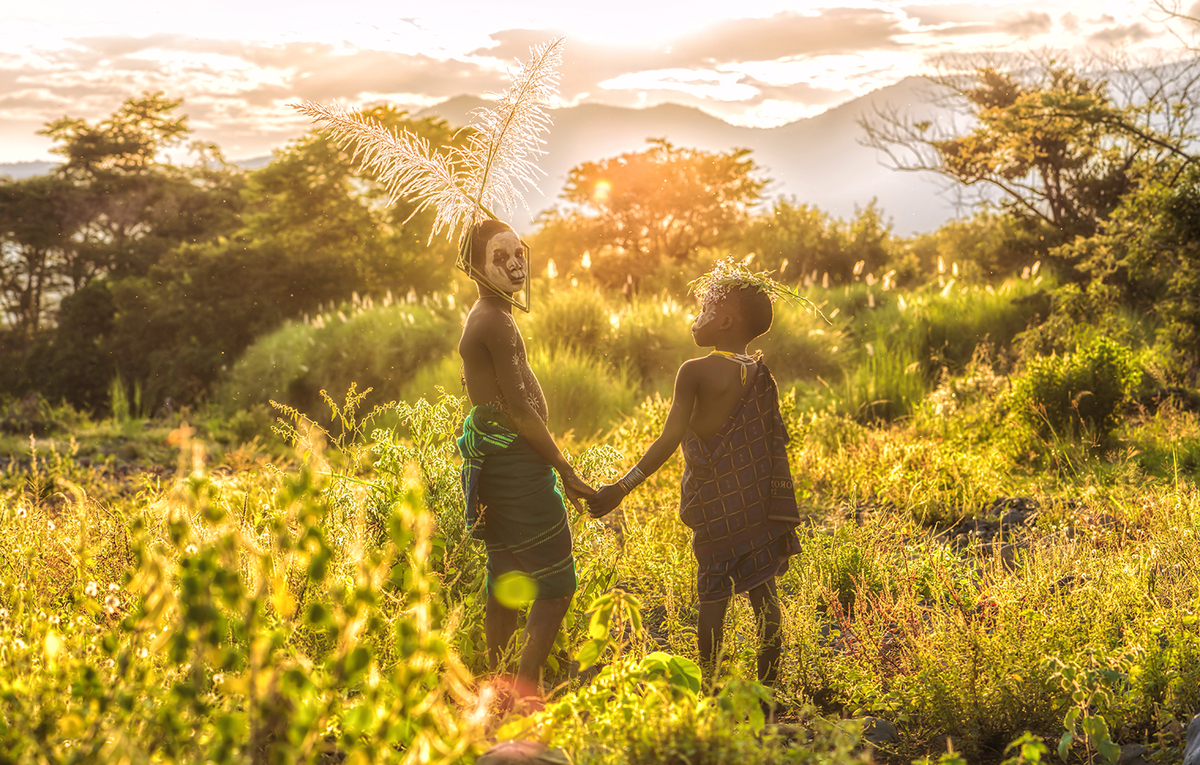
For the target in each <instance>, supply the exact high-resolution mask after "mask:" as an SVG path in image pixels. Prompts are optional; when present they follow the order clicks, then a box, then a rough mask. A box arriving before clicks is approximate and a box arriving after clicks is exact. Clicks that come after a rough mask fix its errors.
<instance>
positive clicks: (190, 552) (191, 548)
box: [184, 545, 196, 555]
mask: <svg viewBox="0 0 1200 765" xmlns="http://www.w3.org/2000/svg"><path fill="white" fill-rule="evenodd" d="M184 552H186V553H187V554H188V555H195V554H196V545H188V546H187V547H186V548H184Z"/></svg>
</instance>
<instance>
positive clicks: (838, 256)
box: [734, 199, 891, 283]
mask: <svg viewBox="0 0 1200 765" xmlns="http://www.w3.org/2000/svg"><path fill="white" fill-rule="evenodd" d="M855 213H856V214H855V217H854V218H853V219H852V220H850V221H842V220H838V219H836V218H833V217H831V216H829V215H828V214H827V213H824V212H821V211H820V210H818V209H817V208H815V207H809V206H808V205H804V204H798V203H797V202H796V201H795V200H788V199H777V200H776V201H775V203H774V204H773V205H772V207H771V209H770V210H768V211H766V212H764V213H762V214H759V215H755V216H752V217H751V218H750V220H749V222H748V223H747V224H746V226H745V228H744V231H743V234H742V235H741V236H740V237H739V241H738V244H737V246H736V247H735V248H734V249H735V251H736V252H739V253H740V254H742V255H749V254H751V253H753V254H754V255H755V258H756V261H755V263H756V266H760V267H763V268H766V269H769V270H772V271H774V272H775V273H777V274H778V275H779V276H780V277H782V278H784V279H791V280H793V281H796V280H799V279H805V280H811V281H817V282H821V281H824V280H825V279H826V278H828V279H829V280H831V281H832V282H833V283H845V282H848V281H850V280H851V279H852V278H853V275H854V272H855V265H856V264H857V263H859V262H860V261H861V262H862V266H860V267H859V270H860V271H863V272H865V273H870V272H875V273H879V272H880V271H882V270H883V269H884V267H885V265H886V263H887V262H888V259H889V257H890V239H891V235H890V228H891V226H890V224H889V223H886V222H885V221H884V220H883V214H882V212H881V211H880V210H879V208H878V207H877V205H876V203H875V200H872V201H871V202H870V203H869V204H868V205H867V206H866V207H864V208H858V209H857V210H856V211H855Z"/></svg>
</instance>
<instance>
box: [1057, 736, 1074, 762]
mask: <svg viewBox="0 0 1200 765" xmlns="http://www.w3.org/2000/svg"><path fill="white" fill-rule="evenodd" d="M1074 740H1075V734H1074V733H1072V732H1071V731H1067V732H1066V733H1064V734H1063V736H1062V738H1060V739H1059V740H1058V758H1059V759H1060V760H1062V761H1063V762H1066V761H1067V755H1068V754H1069V753H1070V751H1071V742H1072V741H1074Z"/></svg>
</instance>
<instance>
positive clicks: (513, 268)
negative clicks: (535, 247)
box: [483, 231, 526, 292]
mask: <svg viewBox="0 0 1200 765" xmlns="http://www.w3.org/2000/svg"><path fill="white" fill-rule="evenodd" d="M483 274H484V276H486V277H487V278H488V281H490V282H491V283H492V284H493V285H495V286H496V287H497V288H499V289H501V290H503V291H504V292H519V291H520V290H521V288H522V287H523V286H525V276H526V274H525V248H524V247H522V246H521V239H520V237H518V236H517V235H516V233H514V232H512V231H501V232H499V233H498V234H496V235H495V236H493V237H492V238H491V239H489V240H488V243H487V248H486V250H485V252H484V262H483Z"/></svg>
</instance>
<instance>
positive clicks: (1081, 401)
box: [1009, 337, 1139, 440]
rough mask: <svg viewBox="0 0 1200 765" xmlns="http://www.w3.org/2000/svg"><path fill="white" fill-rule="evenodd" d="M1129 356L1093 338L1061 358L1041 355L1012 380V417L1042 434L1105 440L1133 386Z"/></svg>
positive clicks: (1133, 370)
mask: <svg viewBox="0 0 1200 765" xmlns="http://www.w3.org/2000/svg"><path fill="white" fill-rule="evenodd" d="M1138 376H1139V370H1138V367H1137V364H1136V363H1135V361H1134V356H1133V353H1132V352H1131V351H1130V350H1129V349H1128V348H1125V347H1124V346H1121V345H1119V344H1117V343H1116V342H1113V341H1112V340H1110V339H1108V338H1106V337H1097V338H1095V339H1093V340H1092V341H1091V342H1089V343H1087V344H1086V345H1083V346H1081V347H1080V348H1078V349H1077V350H1076V351H1075V353H1070V354H1065V355H1062V356H1058V355H1051V356H1039V357H1038V358H1036V359H1034V360H1033V361H1031V362H1030V363H1029V365H1028V366H1027V368H1026V370H1025V372H1024V373H1023V374H1021V375H1019V376H1018V377H1016V378H1015V379H1014V380H1013V385H1012V391H1011V393H1010V394H1009V404H1010V406H1011V408H1012V412H1013V414H1014V415H1015V416H1016V417H1018V418H1019V419H1021V420H1023V421H1025V422H1026V423H1027V424H1028V425H1030V426H1031V427H1033V428H1034V430H1035V431H1036V432H1037V433H1038V434H1039V435H1041V436H1043V437H1046V436H1050V435H1053V434H1059V435H1066V434H1070V435H1076V436H1077V435H1082V434H1084V433H1085V432H1088V433H1092V434H1094V435H1095V436H1096V438H1097V439H1099V440H1104V439H1106V438H1107V437H1108V436H1109V435H1110V434H1111V433H1112V431H1113V430H1114V429H1115V428H1116V427H1117V425H1118V424H1119V422H1120V418H1121V415H1122V413H1123V412H1124V409H1125V405H1126V404H1127V403H1129V401H1130V399H1131V397H1132V394H1133V390H1134V387H1135V386H1136V385H1137V382H1138Z"/></svg>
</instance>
